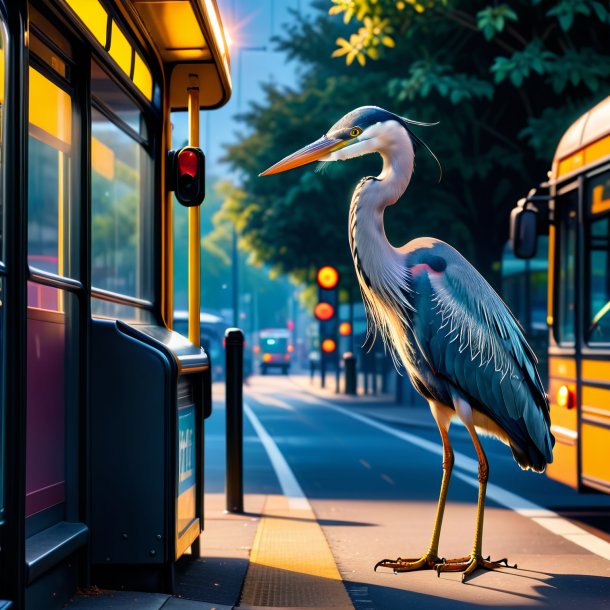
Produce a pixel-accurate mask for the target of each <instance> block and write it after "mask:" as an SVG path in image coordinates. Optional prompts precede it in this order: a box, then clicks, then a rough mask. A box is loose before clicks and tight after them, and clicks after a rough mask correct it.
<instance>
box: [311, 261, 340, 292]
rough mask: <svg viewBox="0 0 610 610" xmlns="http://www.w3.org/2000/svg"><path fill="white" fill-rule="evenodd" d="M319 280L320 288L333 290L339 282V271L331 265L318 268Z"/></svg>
mask: <svg viewBox="0 0 610 610" xmlns="http://www.w3.org/2000/svg"><path fill="white" fill-rule="evenodd" d="M316 279H317V282H318V286H320V288H324V290H332V289H333V288H335V287H336V286H337V284H338V283H339V272H338V271H337V270H336V269H335V268H334V267H331V266H330V265H326V266H325V267H321V268H320V269H318V275H317V278H316Z"/></svg>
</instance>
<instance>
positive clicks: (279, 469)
mask: <svg viewBox="0 0 610 610" xmlns="http://www.w3.org/2000/svg"><path fill="white" fill-rule="evenodd" d="M244 413H245V414H246V416H247V417H248V419H249V420H250V423H251V424H252V427H253V428H254V430H256V433H257V434H258V437H259V438H260V439H261V443H263V447H264V448H265V451H266V452H267V455H268V456H269V460H270V461H271V465H272V466H273V470H275V474H276V476H277V478H278V481H279V483H280V487H281V488H282V492H283V493H284V495H285V496H286V497H287V498H288V506H289V507H290V508H294V509H298V510H311V505H310V504H309V501H308V500H307V497H306V496H305V493H304V492H303V489H302V488H301V486H300V485H299V482H298V481H297V479H296V477H295V476H294V473H293V472H292V469H291V468H290V466H289V465H288V462H287V461H286V459H285V458H284V456H283V455H282V452H281V451H280V449H279V447H278V446H277V444H276V443H275V441H274V440H273V439H272V438H271V436H270V435H269V433H268V432H267V430H265V427H264V426H263V424H262V423H261V421H260V419H259V418H258V417H257V416H256V415H255V414H254V411H253V410H252V408H251V407H250V405H249V404H247V403H244Z"/></svg>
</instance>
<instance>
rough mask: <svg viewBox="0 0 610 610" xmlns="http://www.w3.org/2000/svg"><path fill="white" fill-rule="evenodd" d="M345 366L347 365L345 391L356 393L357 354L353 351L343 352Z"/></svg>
mask: <svg viewBox="0 0 610 610" xmlns="http://www.w3.org/2000/svg"><path fill="white" fill-rule="evenodd" d="M343 366H344V367H345V393H346V394H352V395H355V394H356V356H354V354H352V352H346V353H345V354H343Z"/></svg>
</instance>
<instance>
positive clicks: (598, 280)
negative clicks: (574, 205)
mask: <svg viewBox="0 0 610 610" xmlns="http://www.w3.org/2000/svg"><path fill="white" fill-rule="evenodd" d="M587 191H588V199H587V201H588V209H589V223H588V227H587V231H588V233H587V239H586V242H585V243H586V247H587V249H588V252H587V253H586V260H587V272H586V273H587V289H588V303H587V306H588V316H587V319H586V320H585V329H586V330H587V341H588V343H590V344H596V343H610V172H605V173H604V174H602V175H601V176H597V177H596V178H594V179H593V180H591V181H590V183H589V185H588V189H587Z"/></svg>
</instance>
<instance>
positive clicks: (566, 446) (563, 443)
mask: <svg viewBox="0 0 610 610" xmlns="http://www.w3.org/2000/svg"><path fill="white" fill-rule="evenodd" d="M552 417H553V415H552V414H551V418H552ZM551 421H552V420H551ZM551 431H552V432H553V434H554V435H555V447H554V448H553V463H552V464H549V465H548V466H547V470H546V472H547V475H548V476H549V477H550V478H551V479H554V480H555V481H559V482H560V483H564V484H565V485H569V486H570V487H575V488H576V487H578V450H577V447H578V445H577V438H573V439H571V438H570V437H568V436H564V435H562V434H560V433H559V430H557V429H556V427H555V426H552V427H551Z"/></svg>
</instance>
